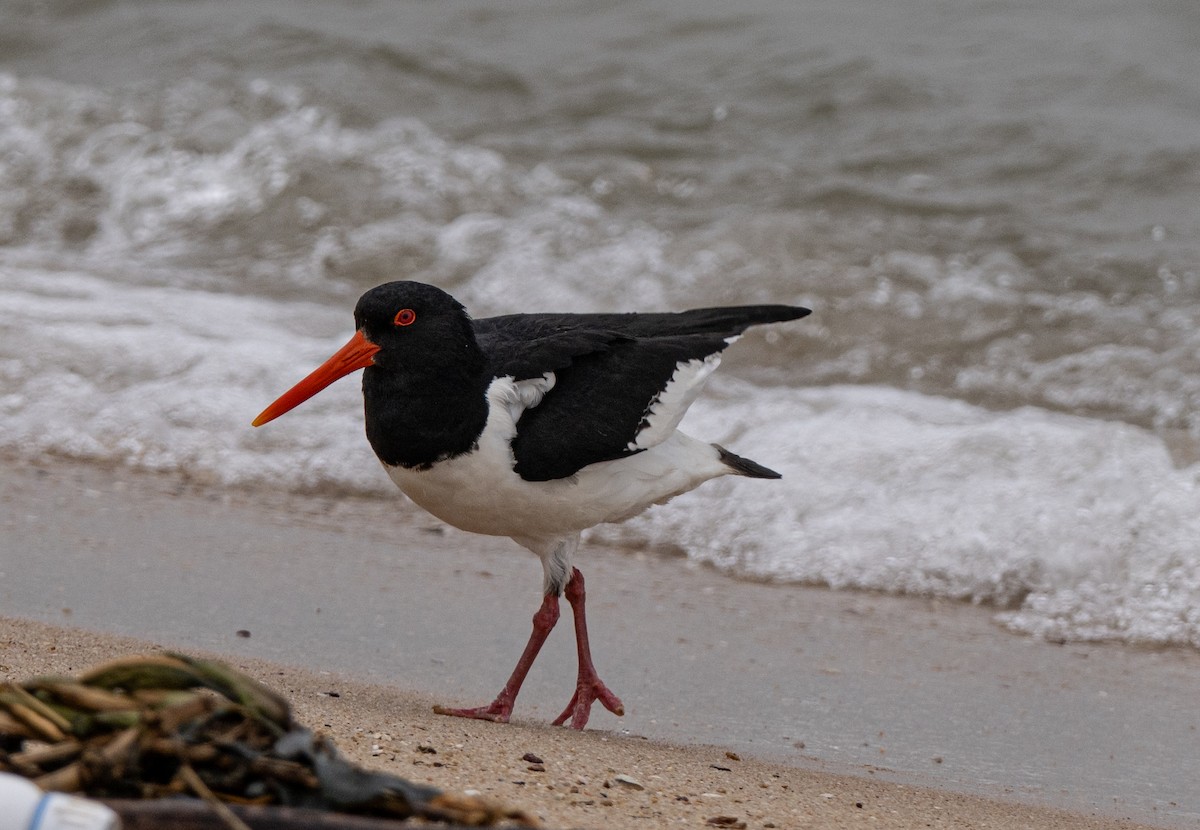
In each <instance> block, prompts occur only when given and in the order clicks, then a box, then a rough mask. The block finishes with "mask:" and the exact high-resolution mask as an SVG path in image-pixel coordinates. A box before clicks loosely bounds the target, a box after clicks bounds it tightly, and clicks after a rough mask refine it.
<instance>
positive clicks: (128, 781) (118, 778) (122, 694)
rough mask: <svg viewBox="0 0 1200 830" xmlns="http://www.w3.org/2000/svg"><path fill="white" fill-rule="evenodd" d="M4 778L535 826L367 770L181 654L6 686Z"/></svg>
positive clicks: (241, 681)
mask: <svg viewBox="0 0 1200 830" xmlns="http://www.w3.org/2000/svg"><path fill="white" fill-rule="evenodd" d="M0 771H5V772H13V773H17V774H19V775H23V776H25V777H27V778H30V779H32V780H33V781H34V782H35V783H37V784H38V785H39V786H41V787H42V788H43V789H46V790H56V791H61V792H76V793H82V794H84V795H87V796H91V797H94V798H103V799H164V798H170V797H178V796H198V797H200V798H203V799H205V800H207V801H209V802H210V803H213V804H234V805H281V806H284V807H289V808H309V809H318V810H324V811H332V812H338V813H345V814H354V815H360V816H375V817H383V818H393V819H410V818H419V819H422V820H424V821H432V822H452V823H457V824H466V825H471V826H484V825H493V824H496V823H499V822H504V821H516V822H520V823H522V824H523V825H533V824H535V822H534V821H533V820H532V819H531V818H530V817H529V816H527V815H525V814H523V813H520V812H518V811H514V810H510V809H506V808H504V807H501V806H499V805H497V804H495V803H494V802H492V801H490V800H488V799H484V798H479V797H472V796H466V795H457V794H450V793H443V792H441V791H439V790H437V789H435V788H433V787H428V786H424V785H420V784H415V783H413V782H410V781H406V780H405V779H403V778H399V777H397V776H394V775H389V774H386V773H382V772H375V771H369V770H365V769H362V768H360V767H356V766H354V765H353V764H351V763H349V762H348V761H347V760H345V759H344V758H342V757H341V756H340V755H339V753H338V752H337V750H336V748H335V747H334V746H333V744H332V742H331V741H329V740H328V739H326V738H324V737H321V736H318V735H315V734H314V733H312V732H311V731H309V730H308V729H305V728H304V727H302V726H299V725H297V724H296V723H295V722H294V721H293V720H292V716H291V710H290V707H289V706H288V703H287V701H286V700H285V699H284V698H282V697H280V696H279V695H278V694H276V693H275V692H273V691H271V690H270V689H268V688H267V687H266V686H263V685H262V684H260V683H259V682H257V681H256V680H253V679H252V678H249V677H247V676H245V675H243V674H241V673H239V672H237V671H234V670H233V669H231V668H229V667H228V666H226V665H223V664H221V663H217V662H213V661H205V660H197V659H193V658H190V657H186V656H184V655H181V654H170V653H164V654H151V655H138V656H133V657H126V658H122V659H118V660H113V661H111V662H108V663H104V664H102V665H99V666H96V667H95V668H93V669H91V670H89V671H87V672H85V673H84V674H83V675H81V676H80V677H79V678H77V679H67V678H61V677H44V678H36V679H33V680H30V681H28V682H25V683H21V684H14V683H7V684H3V685H0ZM217 809H218V810H221V808H220V807H217ZM224 814H225V815H226V824H227V825H229V826H237V823H236V822H237V821H239V820H238V819H236V817H233V816H232V815H231V814H229V811H228V810H225V811H224Z"/></svg>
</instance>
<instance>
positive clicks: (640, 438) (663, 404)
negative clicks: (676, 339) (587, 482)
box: [626, 337, 737, 451]
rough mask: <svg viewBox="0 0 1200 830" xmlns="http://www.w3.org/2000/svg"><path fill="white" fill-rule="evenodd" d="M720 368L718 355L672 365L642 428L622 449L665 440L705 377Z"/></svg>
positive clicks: (649, 407) (690, 402) (638, 447)
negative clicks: (667, 379)
mask: <svg viewBox="0 0 1200 830" xmlns="http://www.w3.org/2000/svg"><path fill="white" fill-rule="evenodd" d="M736 339H737V338H736V337H731V338H729V339H728V340H727V341H726V342H727V343H732V342H733V341H734V340H736ZM720 365H721V353H720V352H716V353H714V354H710V355H709V356H708V357H706V358H704V359H703V360H701V359H700V358H695V359H693V360H688V361H684V362H680V363H678V364H676V366H675V374H673V375H671V379H670V380H669V381H667V385H666V386H665V387H664V388H663V391H661V392H659V393H658V396H657V397H655V398H654V400H653V401H651V402H650V406H648V407H646V414H645V415H643V416H642V428H641V429H640V430H638V434H637V437H636V438H634V439H633V440H632V441H630V442H629V444H628V445H627V446H626V449H628V450H631V451H632V450H644V449H648V448H650V447H653V446H655V445H656V444H661V443H662V442H663V441H665V440H666V439H667V437H668V436H670V435H671V433H673V432H674V431H675V428H676V427H677V426H679V422H680V421H682V420H683V416H684V413H686V412H687V410H688V407H689V406H691V405H692V403H693V402H694V401H695V400H696V396H697V395H699V394H700V390H701V389H703V388H704V382H705V381H706V380H708V376H709V375H711V374H712V373H713V372H715V371H716V370H717V367H718V366H720Z"/></svg>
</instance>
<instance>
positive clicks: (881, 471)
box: [599, 380, 1200, 646]
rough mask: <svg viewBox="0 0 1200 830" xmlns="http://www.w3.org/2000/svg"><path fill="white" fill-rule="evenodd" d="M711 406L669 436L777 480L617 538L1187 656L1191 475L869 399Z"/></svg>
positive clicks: (1127, 445)
mask: <svg viewBox="0 0 1200 830" xmlns="http://www.w3.org/2000/svg"><path fill="white" fill-rule="evenodd" d="M719 390H723V391H724V395H723V396H721V397H719V398H714V396H712V395H710V396H708V398H707V399H702V400H701V401H700V402H699V403H698V404H697V405H696V406H695V407H694V408H693V410H692V413H691V414H690V415H689V418H688V419H687V420H686V421H685V422H684V425H683V426H684V429H687V430H690V431H692V432H693V433H695V434H698V435H704V436H705V437H711V438H713V439H714V440H717V441H721V442H725V443H727V445H728V446H730V448H732V449H734V450H736V451H737V452H738V453H739V454H744V455H747V456H749V457H751V458H754V459H755V460H758V461H760V462H762V463H765V464H767V465H769V466H771V467H773V468H775V469H777V470H779V471H780V472H782V473H783V476H784V478H783V480H782V481H779V482H754V481H745V480H741V479H735V478H728V479H723V480H721V481H718V482H713V483H711V484H709V485H707V486H706V487H704V488H701V489H699V490H697V491H694V492H693V493H690V494H688V495H686V496H683V497H681V498H680V499H678V500H677V501H676V502H674V503H673V504H672V505H671V506H670V507H668V508H665V509H662V510H660V511H658V512H656V513H653V514H648V515H646V516H644V517H642V518H639V519H637V520H635V521H634V522H632V523H631V524H630V525H629V526H627V527H626V528H625V529H623V530H622V531H619V532H618V534H615V535H623V536H624V537H625V538H626V539H628V538H629V537H630V534H635V535H636V536H641V537H644V538H646V539H647V540H649V541H651V542H653V543H658V544H675V545H680V546H682V547H683V548H684V549H686V550H687V551H688V554H689V556H691V557H692V558H693V559H695V560H697V561H700V562H705V563H711V564H713V565H715V566H717V567H718V568H721V569H723V570H726V571H728V572H731V573H734V574H738V575H742V576H750V577H755V578H765V579H769V580H773V581H798V582H805V583H813V584H821V585H830V586H832V587H835V588H845V587H853V588H863V589H871V590H880V591H888V592H892V593H896V592H899V593H906V594H920V595H925V596H940V597H951V598H955V599H962V600H969V601H974V602H982V603H988V604H993V605H997V606H1000V607H1001V608H1002V609H1005V610H1004V612H1003V613H1002V614H1001V615H1000V618H1001V619H1002V620H1003V621H1004V622H1005V623H1006V624H1007V625H1009V626H1010V627H1012V628H1014V629H1016V630H1020V631H1025V632H1029V633H1033V634H1038V635H1043V636H1049V637H1066V638H1076V639H1118V640H1127V641H1133V642H1154V643H1183V644H1190V645H1193V646H1196V645H1200V611H1197V608H1200V555H1198V551H1197V543H1196V540H1197V539H1200V516H1197V513H1196V509H1195V507H1196V497H1197V491H1198V489H1200V486H1198V481H1200V467H1191V468H1188V469H1184V470H1178V469H1175V468H1174V467H1173V466H1172V464H1171V460H1170V458H1169V456H1168V454H1167V452H1166V450H1165V448H1164V446H1163V444H1162V442H1161V441H1160V440H1159V439H1158V438H1156V437H1155V436H1153V435H1151V434H1150V433H1148V432H1146V431H1144V430H1141V429H1138V428H1136V427H1131V426H1128V425H1123V424H1118V423H1112V422H1106V421H1097V420H1093V419H1085V418H1078V417H1073V416H1067V415H1061V414H1057V413H1050V412H1046V411H1043V410H1038V409H1033V408H1025V409H1020V410H1016V411H1012V412H1001V413H995V412H989V411H987V410H984V409H981V408H978V407H974V406H970V405H967V404H964V403H961V402H958V401H953V400H947V399H943V398H936V397H930V396H924V395H918V394H914V393H909V392H902V391H898V390H895V389H889V388H882V387H827V388H820V389H809V390H791V389H770V390H766V389H750V388H747V387H745V386H743V385H740V384H737V383H734V382H730V381H728V380H724V381H722V382H721V383H720V384H719ZM606 533H608V534H610V535H614V534H611V531H600V532H599V535H601V537H603V535H604V534H606Z"/></svg>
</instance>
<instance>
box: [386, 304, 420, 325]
mask: <svg viewBox="0 0 1200 830" xmlns="http://www.w3.org/2000/svg"><path fill="white" fill-rule="evenodd" d="M392 322H393V323H395V324H396V325H398V326H411V325H412V324H413V323H415V322H417V312H415V311H413V310H412V309H411V308H402V309H400V310H399V311H397V312H396V316H395V317H394V318H393V319H392Z"/></svg>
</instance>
